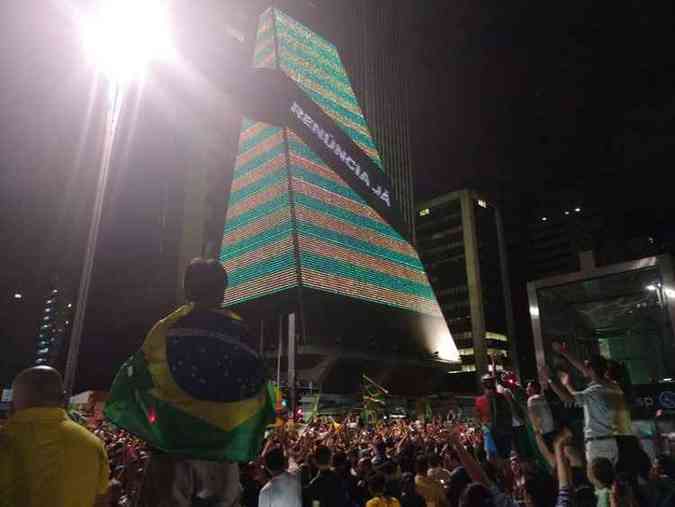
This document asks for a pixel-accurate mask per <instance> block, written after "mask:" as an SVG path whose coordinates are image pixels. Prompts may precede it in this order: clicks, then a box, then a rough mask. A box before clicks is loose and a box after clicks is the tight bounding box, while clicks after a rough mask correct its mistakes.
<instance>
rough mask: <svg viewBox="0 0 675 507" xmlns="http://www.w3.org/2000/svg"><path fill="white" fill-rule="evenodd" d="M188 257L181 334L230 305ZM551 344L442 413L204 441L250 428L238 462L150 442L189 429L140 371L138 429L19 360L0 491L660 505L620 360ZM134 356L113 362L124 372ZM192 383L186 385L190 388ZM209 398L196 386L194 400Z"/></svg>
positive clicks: (222, 502)
mask: <svg viewBox="0 0 675 507" xmlns="http://www.w3.org/2000/svg"><path fill="white" fill-rule="evenodd" d="M191 268H193V269H192V271H190V270H189V274H190V276H188V275H187V274H186V292H187V294H188V298H190V301H192V302H193V304H194V307H190V308H187V309H186V310H185V312H186V315H189V318H190V319H192V320H190V326H188V327H189V329H190V331H191V332H192V335H190V336H194V330H195V329H196V327H197V326H204V329H206V330H207V331H208V333H214V329H212V328H208V326H212V327H213V326H216V327H217V326H220V325H222V323H223V322H225V323H226V324H227V323H228V322H229V320H227V319H231V317H228V316H223V315H222V314H217V315H215V317H217V318H215V317H214V316H213V315H212V313H213V312H214V310H213V309H215V308H217V307H218V304H219V301H220V299H222V293H223V290H224V287H225V285H226V275H225V273H224V271H223V270H222V267H220V265H219V264H217V263H216V262H215V261H213V262H211V261H209V262H206V261H202V260H200V261H198V262H196V263H193V264H191ZM197 275H199V276H197ZM209 280H215V282H214V283H212V284H211V285H210V286H209ZM187 289H190V290H187ZM198 289H199V290H198ZM219 298H220V299H219ZM166 322H167V321H166V320H163V321H160V323H166ZM233 329H239V327H236V328H233ZM208 333H204V334H208ZM190 336H188V337H187V338H186V342H185V343H186V344H187V345H189V344H190V342H189V340H190V339H191V338H190ZM172 339H173V340H176V341H178V340H179V339H178V338H176V336H175V335H173V336H172ZM215 339H218V338H217V337H216V338H215ZM162 343H163V342H162ZM221 345H222V344H221ZM225 345H227V343H225V344H224V346H225ZM227 346H229V345H227ZM553 349H554V352H555V353H556V354H557V356H558V359H560V361H558V363H557V364H558V365H563V367H559V368H557V369H556V370H555V371H548V370H546V371H543V372H542V373H543V375H542V377H544V378H547V382H546V385H540V384H539V383H537V382H534V381H533V382H529V383H528V384H527V385H526V387H525V388H524V389H523V388H522V387H521V386H520V385H519V384H518V382H517V381H516V379H515V378H514V377H513V376H497V375H495V373H496V371H495V370H494V369H492V371H493V372H494V373H490V374H487V375H486V376H484V377H483V378H482V387H483V393H482V395H481V396H479V397H477V398H476V400H475V418H474V419H473V420H471V421H467V420H464V419H463V420H460V418H459V417H455V416H453V415H452V413H450V414H447V415H445V416H444V417H439V416H436V417H434V416H433V414H432V415H431V417H429V416H428V415H425V416H424V417H421V418H419V419H413V418H393V417H387V414H386V409H385V410H382V411H380V413H379V414H378V416H377V417H376V418H375V419H373V418H371V417H361V416H362V415H363V414H362V413H359V410H358V407H355V409H354V411H353V412H352V413H351V414H350V415H349V416H347V417H345V418H343V419H335V418H332V417H326V416H314V417H313V419H312V420H310V421H308V422H306V423H305V422H296V421H292V420H291V421H286V422H283V421H277V423H276V424H275V425H273V426H269V427H268V429H267V434H266V435H265V436H264V439H262V436H263V435H262V431H260V432H259V433H256V431H257V430H256V431H251V432H249V433H247V434H246V435H244V436H242V434H239V436H231V437H228V438H229V439H228V438H226V439H223V440H221V441H220V442H221V444H220V445H224V446H228V445H229V446H232V449H234V450H235V451H237V452H240V453H241V452H243V451H242V450H241V448H236V446H237V445H240V447H243V446H244V444H246V446H249V445H250V444H251V442H260V440H261V439H262V442H263V445H262V449H261V451H260V452H259V453H257V447H256V452H253V453H252V454H250V455H252V456H254V457H255V459H253V460H252V461H249V460H242V461H246V462H244V463H235V462H228V461H223V460H219V461H218V460H206V459H203V457H199V456H196V451H195V449H197V447H194V448H192V449H191V448H188V447H184V448H182V449H183V451H182V452H180V451H181V449H178V450H167V448H166V447H162V449H164V450H163V451H160V450H159V447H158V446H153V445H151V443H152V440H153V439H154V438H155V437H157V436H158V435H157V434H158V433H159V432H160V431H164V432H167V435H164V436H179V437H180V438H179V439H174V441H177V442H189V438H188V440H185V437H190V431H191V430H189V429H188V428H186V427H185V426H182V425H181V423H177V422H174V421H173V420H171V418H170V417H168V418H167V419H168V420H166V421H163V422H164V423H166V424H165V425H164V426H161V427H160V426H159V425H157V424H156V423H157V419H158V418H157V415H156V413H155V412H154V411H153V412H151V413H148V414H146V413H145V412H143V411H142V410H141V409H143V408H144V406H145V405H144V401H143V399H142V397H141V395H140V394H139V393H142V392H143V391H141V389H144V388H147V386H148V385H150V386H151V387H153V389H157V386H156V385H153V384H152V383H151V382H150V381H149V380H148V377H147V376H146V377H142V376H141V377H140V382H141V384H138V385H134V386H132V388H130V389H129V390H128V391H126V392H127V393H130V395H131V396H132V398H133V399H132V401H135V402H137V403H138V404H139V412H137V413H138V414H140V415H139V417H141V419H136V420H132V421H131V423H133V424H135V425H136V427H138V428H142V429H143V431H144V432H145V436H144V439H143V440H142V439H139V438H137V437H136V436H133V435H131V434H130V433H128V432H127V431H125V430H123V429H120V428H117V427H114V426H112V425H110V424H109V423H108V422H98V423H96V424H95V425H92V426H89V427H87V424H86V420H85V421H82V424H80V423H76V422H74V421H73V420H72V418H71V417H69V416H68V414H67V413H66V411H65V410H64V397H63V382H62V379H61V376H60V374H59V373H58V372H57V371H56V370H54V369H52V368H49V367H46V366H38V367H33V368H29V369H27V370H25V371H23V372H21V373H20V374H19V375H18V376H17V378H16V379H15V381H14V384H13V395H14V399H13V411H14V414H13V415H12V416H11V417H10V419H9V420H8V421H7V423H6V424H5V426H4V428H2V431H0V507H33V506H35V507H37V506H55V507H71V506H73V507H75V506H77V507H80V506H90V505H97V506H99V505H113V506H116V507H119V506H138V507H164V506H166V507H168V506H175V507H188V506H209V507H216V506H217V507H230V506H233V507H234V506H239V505H240V506H242V507H424V506H426V507H456V506H461V507H474V506H475V507H479V506H480V507H511V506H515V505H525V506H528V507H529V506H532V507H549V506H550V507H554V506H555V507H567V506H579V507H586V506H589V507H590V506H599V507H610V506H611V507H637V506H639V507H643V506H644V507H673V506H675V464H674V463H673V459H672V457H671V456H667V455H657V454H656V453H653V454H652V455H651V456H650V455H648V454H647V453H646V452H645V451H644V450H643V447H642V446H641V444H640V441H639V440H638V438H636V436H635V435H634V434H633V428H632V421H631V415H630V412H629V409H628V403H627V401H626V395H627V391H628V387H627V386H626V385H625V384H623V383H622V379H621V375H620V369H619V368H617V367H616V365H612V364H609V363H608V362H607V360H606V359H604V358H603V357H602V356H600V355H592V356H590V357H589V358H588V360H586V361H581V360H580V359H579V358H577V357H575V356H574V355H573V354H572V353H571V352H570V351H568V350H567V349H566V347H565V346H564V345H562V344H554V346H553ZM162 350H164V349H162ZM159 356H160V357H162V355H161V354H159ZM181 357H182V356H181ZM183 360H184V359H180V361H183ZM142 361H144V358H143V357H141V358H140V359H139V362H137V363H129V364H128V365H127V366H126V367H125V368H124V369H123V374H124V375H126V376H127V378H133V375H134V372H135V371H137V369H138V368H139V366H141V365H142ZM193 367H194V368H197V366H196V365H193ZM572 369H576V370H577V372H578V373H579V375H578V376H575V377H573V376H572V375H571V371H572ZM214 371H216V370H214ZM148 375H149V374H148ZM220 377H222V375H220ZM582 378H583V379H585V380H582ZM201 380H204V382H206V379H205V378H204V379H201ZM582 383H583V384H584V385H583V386H582ZM200 385H202V382H197V383H196V386H197V387H194V386H192V385H191V384H188V385H187V387H186V388H187V389H193V388H194V392H195V393H196V394H200V393H202V391H200V390H199V389H201V388H200V387H199V386H200ZM201 395H203V393H202V394H200V396H201ZM553 397H558V398H559V399H560V401H561V402H563V404H566V405H567V406H576V407H578V408H579V409H581V410H582V415H583V417H582V425H581V427H577V425H576V424H575V423H574V418H573V417H565V415H564V414H561V412H560V411H559V410H554V407H552V405H551V403H550V402H551V400H552V399H553ZM207 399H208V398H207ZM218 403H219V402H217V401H213V402H211V401H210V402H209V405H208V407H209V409H210V410H214V411H215V410H217V409H218V408H219V407H220V405H219V404H218ZM153 410H154V409H153ZM134 414H135V413H134ZM144 414H146V415H152V417H145V416H144ZM228 414H230V415H231V412H228ZM127 416H128V417H127V419H129V418H130V414H127ZM132 419H133V418H132ZM181 421H183V423H184V422H185V421H188V422H189V421H192V419H190V418H187V417H185V418H183V419H181ZM127 422H128V421H127ZM202 427H204V426H202ZM261 430H262V428H261ZM168 432H173V435H168ZM231 435H234V434H231ZM236 438H239V439H241V440H236ZM244 438H245V439H246V441H245V442H244ZM195 440H199V442H197V443H198V444H201V445H202V446H207V447H208V446H212V445H213V443H212V441H210V440H209V441H206V440H204V439H203V438H200V439H195ZM156 441H158V440H156ZM195 445H196V444H195ZM232 449H231V450H232ZM246 449H247V452H248V450H250V447H246ZM197 450H198V451H204V450H207V451H209V450H210V449H204V448H203V447H202V448H201V449H197ZM246 455H247V456H249V454H246Z"/></svg>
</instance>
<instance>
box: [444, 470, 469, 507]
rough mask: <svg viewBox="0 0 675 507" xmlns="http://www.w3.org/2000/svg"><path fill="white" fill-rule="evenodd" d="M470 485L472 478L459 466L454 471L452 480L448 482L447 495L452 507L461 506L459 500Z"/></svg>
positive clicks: (451, 476) (451, 475)
mask: <svg viewBox="0 0 675 507" xmlns="http://www.w3.org/2000/svg"><path fill="white" fill-rule="evenodd" d="M469 484H471V478H470V477H469V474H468V473H467V472H466V470H465V469H464V467H463V466H459V467H457V468H455V469H454V470H453V471H452V473H451V474H450V480H449V481H448V494H447V497H448V500H449V501H450V507H457V505H459V499H460V498H461V496H462V493H463V492H464V489H466V487H467V486H468V485H469Z"/></svg>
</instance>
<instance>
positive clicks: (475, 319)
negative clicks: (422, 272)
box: [416, 190, 518, 388]
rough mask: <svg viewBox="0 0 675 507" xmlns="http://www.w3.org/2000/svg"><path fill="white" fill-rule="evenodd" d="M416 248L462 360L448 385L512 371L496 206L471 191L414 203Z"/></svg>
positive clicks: (509, 321)
mask: <svg viewBox="0 0 675 507" xmlns="http://www.w3.org/2000/svg"><path fill="white" fill-rule="evenodd" d="M416 237H417V248H418V252H419V254H420V257H421V259H422V263H423V264H424V266H425V269H426V271H427V273H428V275H429V280H430V282H431V285H432V287H433V289H434V292H435V294H436V297H437V298H438V301H439V304H440V305H441V310H442V312H443V315H444V317H445V320H446V322H447V324H448V327H449V328H450V331H451V333H452V335H453V337H454V339H455V343H456V344H457V348H458V350H459V353H460V357H461V359H462V363H461V365H459V366H458V367H457V369H456V371H455V372H453V373H452V376H453V377H455V378H454V379H452V380H451V385H452V386H453V387H454V388H461V386H462V385H465V386H469V387H473V386H474V385H476V384H475V382H473V383H472V381H473V380H477V379H479V378H480V376H481V375H483V374H484V373H486V372H487V371H489V369H490V365H491V363H492V357H493V356H494V357H495V363H496V368H497V370H499V369H501V368H503V367H508V368H516V369H517V366H518V364H517V358H516V356H515V354H514V353H513V351H514V350H515V344H514V336H513V327H514V326H513V316H512V308H511V296H510V287H509V278H508V270H507V263H506V251H505V250H506V249H505V245H504V238H503V231H502V224H501V217H500V214H499V210H498V209H497V208H496V207H495V206H494V205H493V204H492V203H490V202H488V201H487V200H486V199H484V198H483V197H481V196H479V195H478V194H477V193H475V192H473V191H471V190H460V191H457V192H451V193H448V194H445V195H442V196H439V197H437V198H435V199H432V200H430V201H427V202H424V203H422V204H420V205H418V207H417V220H416Z"/></svg>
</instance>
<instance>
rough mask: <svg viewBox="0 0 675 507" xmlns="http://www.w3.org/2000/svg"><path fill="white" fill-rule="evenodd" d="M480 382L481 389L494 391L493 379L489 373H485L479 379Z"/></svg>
mask: <svg viewBox="0 0 675 507" xmlns="http://www.w3.org/2000/svg"><path fill="white" fill-rule="evenodd" d="M480 382H481V384H482V386H483V389H494V388H495V377H494V375H492V374H491V373H486V374H485V375H483V376H482V377H481V378H480Z"/></svg>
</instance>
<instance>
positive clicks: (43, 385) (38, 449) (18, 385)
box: [0, 366, 110, 507]
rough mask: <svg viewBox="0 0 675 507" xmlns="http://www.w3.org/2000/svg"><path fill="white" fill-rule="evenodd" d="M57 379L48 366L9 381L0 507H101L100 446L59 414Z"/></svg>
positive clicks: (103, 473)
mask: <svg viewBox="0 0 675 507" xmlns="http://www.w3.org/2000/svg"><path fill="white" fill-rule="evenodd" d="M64 400H65V398H64V392H63V380H62V378H61V374H60V373H59V372H58V371H56V370H55V369H53V368H50V367H48V366H36V367H33V368H29V369H27V370H24V371H22V372H21V373H19V375H17V377H16V378H15V379H14V384H13V413H12V415H11V417H10V418H9V419H8V421H7V424H6V425H5V426H4V428H3V429H2V430H1V431H0V507H38V506H39V507H44V506H49V507H92V506H98V505H106V502H107V492H108V481H109V476H110V470H109V466H108V456H107V455H106V452H105V448H104V446H103V443H102V442H101V441H100V440H99V439H98V438H97V437H96V436H94V435H93V434H92V433H90V432H89V431H87V430H86V429H85V428H83V427H82V426H80V425H79V424H77V423H75V422H73V421H71V420H70V419H69V418H68V416H67V414H66V411H65V410H64V408H63V407H64Z"/></svg>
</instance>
